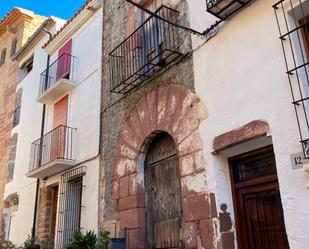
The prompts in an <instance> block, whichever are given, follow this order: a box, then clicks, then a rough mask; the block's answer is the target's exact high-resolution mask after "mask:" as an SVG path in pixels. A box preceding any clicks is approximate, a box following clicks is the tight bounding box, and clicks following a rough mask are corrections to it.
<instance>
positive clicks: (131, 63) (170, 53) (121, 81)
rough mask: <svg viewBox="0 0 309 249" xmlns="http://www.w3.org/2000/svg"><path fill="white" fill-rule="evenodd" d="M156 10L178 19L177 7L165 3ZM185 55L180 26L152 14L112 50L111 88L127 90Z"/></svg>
mask: <svg viewBox="0 0 309 249" xmlns="http://www.w3.org/2000/svg"><path fill="white" fill-rule="evenodd" d="M155 13H156V14H157V15H159V16H160V17H162V18H164V19H165V20H168V21H169V22H172V23H175V24H176V23H177V19H178V15H179V12H178V11H176V10H173V9H170V8H168V7H166V6H162V7H160V8H159V9H158V10H157V11H156V12H155ZM181 57H182V53H181V51H180V39H179V29H178V28H177V27H175V26H174V25H172V24H169V23H167V22H165V21H163V20H160V19H158V18H156V17H152V16H150V17H149V18H148V19H146V20H145V22H144V23H143V24H142V25H141V26H139V28H137V29H136V30H135V31H134V32H133V33H132V34H131V35H130V36H129V37H127V38H126V39H125V40H124V41H123V42H122V43H121V44H120V45H119V46H117V47H116V48H115V49H114V50H113V51H112V52H111V53H110V54H109V58H110V62H109V63H110V84H111V89H110V90H111V92H113V93H121V94H125V93H127V92H129V91H131V90H132V89H134V88H136V87H138V86H140V85H141V84H142V83H143V82H144V81H145V80H147V79H149V78H151V77H152V76H154V75H155V74H157V73H158V72H159V71H161V70H162V69H164V68H165V69H166V68H167V67H168V66H170V65H172V64H173V63H175V62H177V59H179V58H181Z"/></svg>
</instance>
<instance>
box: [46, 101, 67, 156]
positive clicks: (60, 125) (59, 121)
mask: <svg viewBox="0 0 309 249" xmlns="http://www.w3.org/2000/svg"><path fill="white" fill-rule="evenodd" d="M68 99H69V97H68V95H66V96H64V97H63V98H62V99H60V100H58V101H57V102H56V103H55V104H54V117H53V128H54V129H53V131H52V133H51V153H50V157H51V158H50V159H51V160H50V161H54V160H56V159H65V149H66V127H65V126H66V125H67V116H68Z"/></svg>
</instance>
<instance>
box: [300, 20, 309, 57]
mask: <svg viewBox="0 0 309 249" xmlns="http://www.w3.org/2000/svg"><path fill="white" fill-rule="evenodd" d="M299 24H300V25H303V26H302V29H301V33H302V37H303V40H304V46H305V51H306V54H307V57H308V56H309V16H307V17H305V18H303V19H301V20H300V21H299Z"/></svg>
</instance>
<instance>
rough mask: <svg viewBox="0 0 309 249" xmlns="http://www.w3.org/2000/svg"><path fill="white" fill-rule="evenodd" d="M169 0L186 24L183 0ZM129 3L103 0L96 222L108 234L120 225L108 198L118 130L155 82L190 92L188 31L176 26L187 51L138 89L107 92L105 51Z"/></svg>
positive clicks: (122, 25)
mask: <svg viewBox="0 0 309 249" xmlns="http://www.w3.org/2000/svg"><path fill="white" fill-rule="evenodd" d="M165 3H166V4H167V5H169V6H171V3H172V2H171V1H165ZM172 4H173V5H172V6H171V7H173V8H174V9H177V10H179V11H180V16H179V23H180V24H182V25H185V26H188V17H187V4H186V1H184V0H179V1H173V3H172ZM129 7H130V4H126V3H125V2H124V1H122V0H107V1H105V2H104V30H103V36H104V37H103V53H104V54H103V56H104V57H103V92H102V98H103V101H102V102H103V103H102V122H103V123H102V127H103V130H102V135H101V146H102V153H101V166H100V200H99V202H100V205H99V224H100V228H101V229H103V228H104V229H109V230H111V231H112V236H115V235H119V230H118V228H119V227H120V226H119V213H118V211H117V208H118V207H117V202H116V201H115V200H113V198H112V175H113V165H114V162H115V153H116V147H117V145H118V142H119V138H120V133H121V130H122V128H123V126H124V124H125V122H126V120H127V119H128V117H129V114H130V113H131V111H132V110H133V109H134V108H135V107H136V105H137V103H138V102H139V101H140V99H141V98H142V97H143V96H145V95H146V93H148V92H151V91H152V90H154V89H157V88H158V87H159V86H165V85H170V84H180V85H183V86H185V87H186V88H187V89H190V90H191V91H193V92H194V78H193V61H192V56H191V53H190V52H191V36H190V34H189V33H187V32H184V31H182V30H179V32H180V40H181V44H182V46H181V51H182V52H183V53H184V54H186V55H187V56H186V57H185V58H184V59H183V60H182V61H180V62H179V63H178V64H177V65H175V66H173V67H171V68H169V69H168V70H167V71H165V72H164V73H162V74H160V75H158V76H157V77H155V78H152V79H150V80H149V81H148V82H146V83H144V84H143V86H142V87H140V88H139V89H138V90H135V91H133V92H130V93H128V94H126V95H119V94H111V93H110V85H109V82H110V81H109V57H108V53H109V52H110V51H112V50H113V49H114V48H115V47H116V46H117V45H119V44H120V43H121V42H122V41H123V40H124V39H125V35H126V33H127V32H126V24H127V21H128V12H129ZM133 129H134V127H133ZM117 223H118V225H117ZM113 232H114V234H113Z"/></svg>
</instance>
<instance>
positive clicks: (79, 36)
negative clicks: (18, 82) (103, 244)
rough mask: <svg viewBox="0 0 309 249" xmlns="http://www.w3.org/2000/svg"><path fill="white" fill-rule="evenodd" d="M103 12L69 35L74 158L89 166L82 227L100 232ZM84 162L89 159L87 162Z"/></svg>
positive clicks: (50, 114)
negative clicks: (99, 155) (72, 81)
mask: <svg viewBox="0 0 309 249" xmlns="http://www.w3.org/2000/svg"><path fill="white" fill-rule="evenodd" d="M102 13H103V11H102V9H99V10H97V11H96V13H95V14H94V15H93V16H92V17H91V18H90V19H89V20H88V21H87V22H86V23H84V24H83V25H82V26H81V27H80V28H78V30H77V31H76V32H75V33H74V34H73V35H72V36H71V37H70V38H69V39H72V55H73V56H75V57H76V63H75V69H74V74H75V75H74V79H75V82H76V87H75V88H74V89H73V90H72V91H70V92H69V93H68V94H69V103H68V119H67V125H68V126H70V127H73V128H76V129H77V130H76V131H75V132H74V136H73V157H74V159H75V162H76V164H78V165H77V166H76V167H75V168H77V167H81V166H85V167H86V175H85V176H84V177H83V184H84V186H85V187H84V188H83V194H82V209H81V228H82V229H83V230H84V231H86V230H94V231H95V232H98V198H99V193H98V190H99V189H98V188H99V159H98V150H99V139H100V103H101V101H100V98H101V84H102V81H101V59H102V24H103V18H102ZM63 44H65V42H64V43H63ZM57 57H58V51H56V52H54V53H53V54H52V55H51V63H52V62H53V61H55V60H56V59H57ZM56 101H57V100H56ZM56 101H55V102H56ZM53 104H54V103H52V104H50V105H47V108H46V109H47V112H46V126H45V131H46V132H48V131H50V130H52V129H53ZM88 160H89V161H88ZM84 161H87V162H85V163H83V162H84ZM73 169H74V168H73ZM60 179H61V174H58V175H56V176H54V177H51V178H50V179H48V180H47V181H46V183H45V184H46V185H47V186H48V185H49V184H50V185H54V184H59V182H60ZM58 199H59V198H58Z"/></svg>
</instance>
